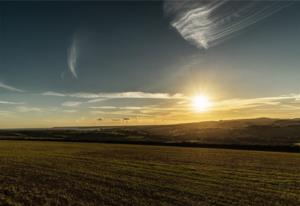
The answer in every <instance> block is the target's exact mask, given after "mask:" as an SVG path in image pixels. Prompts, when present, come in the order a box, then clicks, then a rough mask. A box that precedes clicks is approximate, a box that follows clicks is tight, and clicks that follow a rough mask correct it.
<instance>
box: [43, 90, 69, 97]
mask: <svg viewBox="0 0 300 206" xmlns="http://www.w3.org/2000/svg"><path fill="white" fill-rule="evenodd" d="M42 95H45V96H57V97H64V96H66V95H65V94H62V93H58V92H51V91H49V92H44V93H42Z"/></svg>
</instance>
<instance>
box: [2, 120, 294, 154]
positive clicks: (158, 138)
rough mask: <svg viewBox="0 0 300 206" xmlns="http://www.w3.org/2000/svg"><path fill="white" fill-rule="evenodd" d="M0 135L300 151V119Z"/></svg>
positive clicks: (5, 133) (4, 135)
mask: <svg viewBox="0 0 300 206" xmlns="http://www.w3.org/2000/svg"><path fill="white" fill-rule="evenodd" d="M0 139H6V140H10V139H11V140H51V141H81V142H110V143H137V144H158V145H175V146H176V145H178V146H180V145H181V146H208V147H222V146H223V147H235V148H242V149H243V148H245V149H252V148H254V149H256V150H260V149H263V150H277V149H278V150H286V151H290V150H292V151H300V150H299V143H300V119H269V118H258V119H243V120H225V121H209V122H199V123H188V124H177V125H159V126H157V125H155V126H115V127H101V126H99V127H68V128H63V127H61V128H59V127H57V128H49V129H9V130H0Z"/></svg>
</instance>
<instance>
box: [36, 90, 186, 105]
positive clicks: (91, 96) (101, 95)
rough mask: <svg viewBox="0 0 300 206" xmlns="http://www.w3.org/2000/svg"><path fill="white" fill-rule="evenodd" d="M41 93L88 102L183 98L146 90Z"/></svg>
mask: <svg viewBox="0 0 300 206" xmlns="http://www.w3.org/2000/svg"><path fill="white" fill-rule="evenodd" d="M42 95H46V96H67V97H75V98H83V99H92V100H89V102H90V103H92V102H97V101H102V100H104V99H118V98H136V99H183V98H185V97H184V95H182V94H180V93H176V94H173V95H172V94H169V93H147V92H115V93H84V92H78V93H66V94H63V93H57V92H51V91H49V92H44V93H42Z"/></svg>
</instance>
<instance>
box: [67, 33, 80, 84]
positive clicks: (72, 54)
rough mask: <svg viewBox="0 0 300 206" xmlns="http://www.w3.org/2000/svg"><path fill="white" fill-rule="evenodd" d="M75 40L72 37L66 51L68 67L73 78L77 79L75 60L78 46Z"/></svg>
mask: <svg viewBox="0 0 300 206" xmlns="http://www.w3.org/2000/svg"><path fill="white" fill-rule="evenodd" d="M77 44H78V43H77V39H76V37H74V38H73V39H72V42H71V45H70V47H69V49H68V67H69V69H70V71H71V73H72V75H73V76H74V77H75V78H78V75H77V72H76V69H77V58H78V53H79V50H78V45H77Z"/></svg>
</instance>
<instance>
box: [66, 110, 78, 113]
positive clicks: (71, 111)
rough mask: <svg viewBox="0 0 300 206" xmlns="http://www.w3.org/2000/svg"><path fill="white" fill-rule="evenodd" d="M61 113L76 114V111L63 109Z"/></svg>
mask: <svg viewBox="0 0 300 206" xmlns="http://www.w3.org/2000/svg"><path fill="white" fill-rule="evenodd" d="M63 112H65V113H76V112H77V110H75V109H65V110H63Z"/></svg>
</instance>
